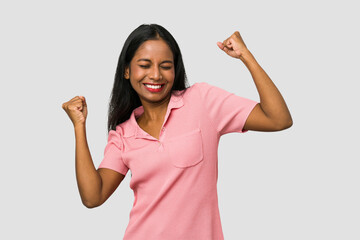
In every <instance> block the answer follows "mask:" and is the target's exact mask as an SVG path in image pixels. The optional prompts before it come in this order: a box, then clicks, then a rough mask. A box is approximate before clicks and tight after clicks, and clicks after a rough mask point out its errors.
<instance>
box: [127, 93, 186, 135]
mask: <svg viewBox="0 0 360 240" xmlns="http://www.w3.org/2000/svg"><path fill="white" fill-rule="evenodd" d="M183 91H184V90H173V91H172V93H171V97H170V101H169V104H168V107H167V108H168V111H169V115H170V112H171V110H172V109H173V108H181V107H182V106H184V101H183V94H182V92H183ZM143 112H144V107H143V106H142V105H141V106H139V107H137V108H135V109H134V110H133V111H132V113H131V115H130V118H129V119H128V121H126V123H125V124H126V125H125V126H124V128H125V129H124V137H131V136H135V137H137V136H143V135H144V131H139V130H141V129H140V127H139V125H138V123H137V122H136V117H138V116H140V115H141V114H142V113H143ZM167 118H168V116H165V121H166V120H167Z"/></svg>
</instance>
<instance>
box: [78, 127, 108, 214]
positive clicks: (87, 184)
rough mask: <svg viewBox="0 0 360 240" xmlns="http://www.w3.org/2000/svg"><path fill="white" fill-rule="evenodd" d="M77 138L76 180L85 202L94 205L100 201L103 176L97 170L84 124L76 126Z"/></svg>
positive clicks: (87, 204)
mask: <svg viewBox="0 0 360 240" xmlns="http://www.w3.org/2000/svg"><path fill="white" fill-rule="evenodd" d="M74 131H75V138H76V150H75V169H76V180H77V184H78V188H79V193H80V196H81V200H82V202H83V204H84V205H85V206H87V207H94V206H96V204H97V203H98V202H99V201H100V196H101V185H102V183H101V181H102V180H101V176H100V174H99V173H98V172H97V171H96V168H95V166H94V163H93V161H92V158H91V154H90V150H89V146H88V144H87V139H86V129H85V126H84V125H79V126H75V127H74Z"/></svg>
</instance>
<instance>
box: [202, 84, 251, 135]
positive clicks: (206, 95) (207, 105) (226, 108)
mask: <svg viewBox="0 0 360 240" xmlns="http://www.w3.org/2000/svg"><path fill="white" fill-rule="evenodd" d="M197 84H198V87H199V88H200V94H201V97H202V100H203V108H204V111H205V112H206V113H207V115H208V117H209V118H210V121H211V122H212V123H213V125H214V127H215V128H216V131H217V132H218V133H219V134H220V135H224V134H227V133H231V132H239V133H244V132H247V130H243V127H244V125H245V122H246V119H247V117H248V116H249V114H250V112H251V111H252V110H253V108H254V107H255V105H256V104H258V102H257V101H254V100H251V99H247V98H244V97H241V96H238V95H236V94H234V93H231V92H228V91H226V90H224V89H222V88H219V87H216V86H213V85H211V84H208V83H206V82H200V83H197Z"/></svg>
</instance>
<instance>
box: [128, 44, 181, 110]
mask: <svg viewBox="0 0 360 240" xmlns="http://www.w3.org/2000/svg"><path fill="white" fill-rule="evenodd" d="M125 78H127V79H128V78H130V80H128V81H130V82H131V86H132V87H133V88H134V90H135V91H136V92H137V94H138V95H139V97H140V100H141V102H142V103H144V101H146V102H149V103H159V102H162V101H165V100H167V99H169V98H170V91H171V88H172V86H173V84H174V79H175V69H174V58H173V54H172V51H171V49H170V48H169V46H168V45H167V43H166V42H165V41H164V40H148V41H145V42H144V43H143V44H142V45H140V47H139V48H138V49H137V51H136V52H135V55H134V57H133V59H132V60H131V62H130V69H129V68H126V69H125ZM159 86H160V88H159Z"/></svg>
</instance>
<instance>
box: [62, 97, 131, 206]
mask: <svg viewBox="0 0 360 240" xmlns="http://www.w3.org/2000/svg"><path fill="white" fill-rule="evenodd" d="M62 107H63V109H64V110H65V111H66V113H67V114H68V116H69V117H70V119H71V121H72V123H73V125H74V131H75V171H76V181H77V184H78V189H79V193H80V196H81V200H82V203H83V204H84V205H85V206H86V207H88V208H94V207H98V206H100V205H102V204H103V203H104V202H105V201H106V200H107V199H108V198H109V197H110V196H111V194H112V193H113V192H114V191H115V189H116V188H117V187H118V186H119V184H120V183H121V181H122V180H123V179H124V177H125V176H124V175H123V174H120V173H118V172H116V171H114V170H111V169H106V168H99V169H98V170H96V168H95V166H94V163H93V161H92V158H91V154H90V150H89V146H88V143H87V139H86V127H85V125H86V124H85V121H86V117H87V106H86V101H85V98H84V97H79V96H77V97H75V98H73V99H71V100H70V101H68V102H66V103H64V104H63V105H62Z"/></svg>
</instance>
